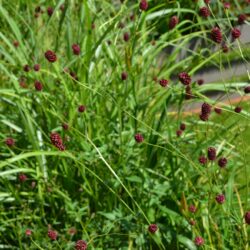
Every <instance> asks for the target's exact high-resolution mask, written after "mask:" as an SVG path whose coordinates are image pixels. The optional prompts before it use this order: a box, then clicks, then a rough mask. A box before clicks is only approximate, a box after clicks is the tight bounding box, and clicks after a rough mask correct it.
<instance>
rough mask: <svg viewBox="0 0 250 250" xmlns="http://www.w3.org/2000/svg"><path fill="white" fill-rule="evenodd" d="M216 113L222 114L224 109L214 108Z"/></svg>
mask: <svg viewBox="0 0 250 250" xmlns="http://www.w3.org/2000/svg"><path fill="white" fill-rule="evenodd" d="M214 111H215V113H217V114H218V115H220V114H221V113H222V109H221V108H214Z"/></svg>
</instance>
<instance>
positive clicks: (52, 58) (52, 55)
mask: <svg viewBox="0 0 250 250" xmlns="http://www.w3.org/2000/svg"><path fill="white" fill-rule="evenodd" d="M44 56H45V58H46V59H47V60H48V61H49V62H51V63H53V62H55V61H56V60H57V57H56V54H55V52H53V51H52V50H47V51H46V52H45V54H44Z"/></svg>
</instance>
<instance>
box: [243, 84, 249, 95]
mask: <svg viewBox="0 0 250 250" xmlns="http://www.w3.org/2000/svg"><path fill="white" fill-rule="evenodd" d="M244 92H245V94H249V93H250V85H249V86H246V87H245V88H244Z"/></svg>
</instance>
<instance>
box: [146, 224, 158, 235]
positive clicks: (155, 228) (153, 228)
mask: <svg viewBox="0 0 250 250" xmlns="http://www.w3.org/2000/svg"><path fill="white" fill-rule="evenodd" d="M157 230H158V226H157V225H156V224H151V225H149V226H148V231H149V232H150V233H152V234H154V233H155V232H156V231H157Z"/></svg>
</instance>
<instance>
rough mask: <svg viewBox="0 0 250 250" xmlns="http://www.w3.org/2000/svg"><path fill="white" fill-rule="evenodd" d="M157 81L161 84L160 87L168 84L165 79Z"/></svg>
mask: <svg viewBox="0 0 250 250" xmlns="http://www.w3.org/2000/svg"><path fill="white" fill-rule="evenodd" d="M159 83H160V85H161V86H162V87H166V86H167V85H168V80H166V79H161V80H160V81H159Z"/></svg>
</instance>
